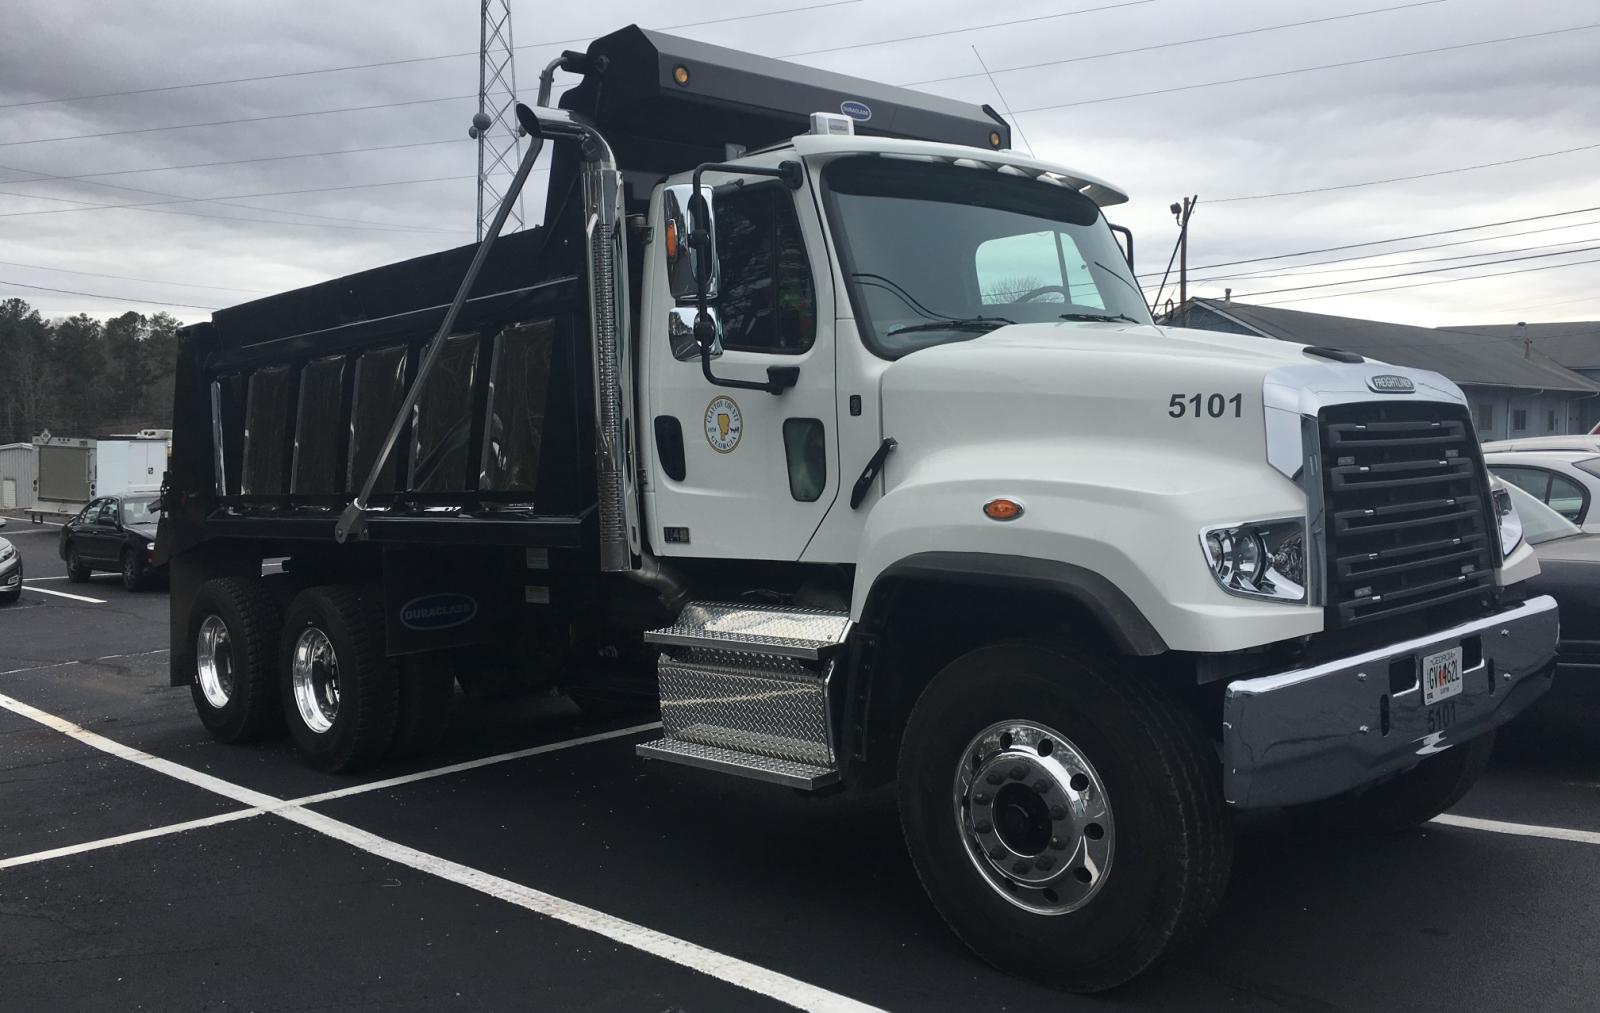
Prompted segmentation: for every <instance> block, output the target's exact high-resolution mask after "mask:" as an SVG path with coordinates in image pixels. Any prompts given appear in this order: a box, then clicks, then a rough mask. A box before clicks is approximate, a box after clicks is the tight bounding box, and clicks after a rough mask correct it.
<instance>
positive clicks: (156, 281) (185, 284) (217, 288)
mask: <svg viewBox="0 0 1600 1013" xmlns="http://www.w3.org/2000/svg"><path fill="white" fill-rule="evenodd" d="M0 266H3V267H21V268H24V269H26V270H29V271H54V272H56V273H58V274H81V275H83V276H84V277H86V278H115V279H116V280H118V281H137V282H142V283H144V284H146V285H176V286H179V287H181V288H203V289H209V290H211V291H213V292H248V293H250V294H252V295H271V294H272V293H271V292H269V291H267V290H266V289H261V288H236V287H230V286H228V285H197V284H195V283H194V282H192V281H165V280H163V279H161V278H132V277H129V276H128V275H125V274H101V273H100V272H98V271H74V270H72V269H70V268H66V267H45V266H44V265H43V264H22V263H18V262H17V261H14V260H0Z"/></svg>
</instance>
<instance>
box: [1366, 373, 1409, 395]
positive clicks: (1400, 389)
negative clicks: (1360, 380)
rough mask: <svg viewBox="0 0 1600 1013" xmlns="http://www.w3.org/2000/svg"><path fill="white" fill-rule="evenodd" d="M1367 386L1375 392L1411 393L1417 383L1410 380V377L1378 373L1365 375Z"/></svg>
mask: <svg viewBox="0 0 1600 1013" xmlns="http://www.w3.org/2000/svg"><path fill="white" fill-rule="evenodd" d="M1367 387H1368V388H1370V389H1371V390H1372V391H1373V392H1374V393H1377V394H1412V393H1415V392H1416V389H1417V385H1416V384H1414V383H1412V382H1411V378H1410V377H1408V376H1396V375H1395V374H1393V373H1379V374H1378V375H1377V376H1369V377H1367Z"/></svg>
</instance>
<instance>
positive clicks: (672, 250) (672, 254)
mask: <svg viewBox="0 0 1600 1013" xmlns="http://www.w3.org/2000/svg"><path fill="white" fill-rule="evenodd" d="M667 259H668V260H677V259H678V223H677V222H668V223H667Z"/></svg>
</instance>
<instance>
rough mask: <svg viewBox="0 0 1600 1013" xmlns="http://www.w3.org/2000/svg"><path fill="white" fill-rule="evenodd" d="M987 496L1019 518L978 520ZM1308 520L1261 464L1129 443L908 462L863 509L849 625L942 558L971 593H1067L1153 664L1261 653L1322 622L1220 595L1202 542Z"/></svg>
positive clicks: (981, 450)
mask: <svg viewBox="0 0 1600 1013" xmlns="http://www.w3.org/2000/svg"><path fill="white" fill-rule="evenodd" d="M1018 475H1028V476H1032V477H1029V478H1024V479H1018V478H1017V477H1016V476H1018ZM997 496H1006V497H1009V498H1012V499H1015V500H1018V501H1020V502H1021V503H1022V504H1023V506H1024V512H1023V514H1022V516H1021V517H1019V518H1017V519H1016V520H1012V521H1004V522H1001V521H993V520H990V519H988V518H987V517H986V516H985V515H984V513H983V510H982V507H983V504H984V503H986V502H988V501H989V500H991V499H993V498H995V497H997ZM1304 511H1305V499H1304V495H1303V494H1302V493H1301V492H1300V490H1299V489H1298V488H1296V487H1295V486H1294V484H1293V483H1291V482H1289V481H1288V480H1287V479H1284V478H1282V477H1281V476H1279V475H1277V474H1276V473H1275V472H1272V471H1269V470H1267V469H1266V468H1265V467H1264V466H1263V465H1262V464H1261V463H1259V462H1255V463H1253V464H1245V463H1243V462H1240V461H1237V460H1230V459H1225V458H1217V457H1209V456H1204V455H1200V454H1196V455H1192V456H1189V457H1186V458H1183V459H1176V460H1175V459H1174V458H1173V456H1172V455H1170V454H1148V455H1143V454H1140V453H1139V452H1137V451H1131V452H1130V448H1129V447H1128V446H1127V445H1126V444H1124V445H1123V446H1120V447H1117V448H1115V453H1111V452H1108V450H1107V449H1105V448H1100V449H1096V448H1083V449H1075V450H1064V449H1062V448H1060V447H1059V446H1052V445H1049V444H1029V443H1015V444H1010V445H1007V446H1004V447H974V446H968V447H963V448H959V449H955V450H949V451H945V452H940V453H935V454H931V455H928V456H926V457H922V458H919V459H917V460H915V461H913V462H911V463H910V465H909V470H908V471H907V473H906V474H905V476H904V477H903V478H900V480H899V481H897V482H895V483H894V484H893V486H892V488H891V489H890V490H889V492H888V493H887V494H886V495H884V496H883V498H882V499H881V500H878V501H877V502H876V503H875V504H874V505H873V507H872V512H871V514H870V515H869V516H868V518H867V522H866V525H865V528H864V530H863V533H862V541H861V545H860V548H859V550H858V553H857V556H856V558H857V560H858V561H859V562H858V565H857V567H856V576H855V588H854V594H853V595H852V597H851V600H852V602H853V603H854V604H853V616H852V618H854V619H856V620H857V621H860V620H861V619H862V618H863V615H864V612H865V609H866V605H867V601H868V599H869V597H870V595H871V592H872V589H873V587H874V586H875V585H876V584H877V583H878V581H879V580H880V579H883V578H884V577H886V576H894V575H896V574H897V573H904V572H907V571H915V570H917V569H918V568H925V567H926V566H927V565H928V561H929V559H930V558H938V559H940V561H941V565H942V566H950V565H954V566H955V567H956V569H957V570H958V571H959V569H960V568H961V567H963V566H965V567H970V570H969V572H970V573H972V574H973V576H974V580H973V581H972V582H973V583H986V582H992V580H993V579H994V578H995V575H997V574H1005V573H1008V572H1013V573H1019V574H1020V575H1022V576H1023V577H1031V578H1033V579H1034V580H1036V581H1037V580H1038V579H1044V578H1045V577H1047V576H1048V575H1050V574H1052V573H1053V574H1055V575H1056V576H1057V577H1058V578H1060V579H1063V580H1070V581H1072V582H1075V584H1076V586H1077V588H1078V589H1079V590H1078V593H1076V594H1074V595H1073V596H1074V597H1077V598H1078V599H1079V600H1080V601H1082V600H1084V598H1083V595H1084V594H1088V595H1089V596H1090V597H1091V599H1093V600H1097V601H1099V603H1100V608H1099V609H1098V610H1096V609H1095V607H1094V605H1093V604H1091V602H1090V601H1085V604H1086V605H1090V607H1091V611H1094V612H1096V614H1097V615H1099V616H1100V617H1101V618H1102V621H1105V618H1106V617H1107V616H1117V615H1121V616H1123V621H1122V622H1121V624H1120V626H1118V627H1117V628H1113V629H1111V630H1110V631H1109V632H1111V633H1112V634H1113V636H1114V637H1115V638H1116V639H1118V640H1119V641H1120V642H1122V643H1123V644H1124V649H1128V647H1129V645H1132V646H1133V648H1134V649H1135V652H1136V653H1156V651H1152V650H1148V649H1139V648H1138V645H1140V644H1144V645H1145V646H1146V647H1147V648H1148V647H1149V646H1150V645H1151V644H1159V645H1162V646H1164V647H1166V648H1168V649H1172V650H1182V651H1196V652H1204V653H1216V652H1223V651H1234V650H1242V649H1245V648H1249V647H1257V646H1261V645H1263V644H1268V643H1272V642H1275V641H1279V640H1285V639H1288V638H1291V637H1297V636H1303V635H1305V634H1309V633H1315V632H1318V631H1319V630H1321V629H1322V625H1323V617H1322V610H1321V609H1319V608H1315V607H1311V606H1302V605H1285V604H1278V603H1274V602H1253V601H1250V600H1247V599H1243V598H1239V597H1235V596H1232V595H1229V594H1227V593H1225V592H1224V591H1223V590H1222V589H1221V588H1220V587H1218V586H1217V584H1216V581H1215V580H1213V579H1212V577H1211V574H1210V571H1209V569H1208V567H1207V565H1206V563H1205V559H1204V555H1203V553H1202V550H1201V546H1200V531H1201V529H1202V528H1204V527H1206V526H1209V525H1214V524H1226V523H1233V522H1237V521H1243V520H1257V519H1265V518H1270V517H1286V516H1290V517H1292V516H1295V515H1297V514H1302V513H1304ZM919 557H920V558H919ZM963 557H965V559H964V561H963ZM982 557H989V558H982ZM943 572H946V573H949V572H951V571H950V570H949V569H946V570H944V571H943ZM1024 586H1026V582H1024ZM1097 588H1098V589H1099V593H1098V594H1097V593H1096V589H1097ZM1062 589H1065V588H1062ZM1113 592H1114V593H1113ZM1141 629H1142V630H1144V631H1146V632H1145V633H1142V634H1141V632H1140V631H1141ZM1152 637H1153V639H1152ZM1157 650H1159V647H1158V648H1157Z"/></svg>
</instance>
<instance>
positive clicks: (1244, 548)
mask: <svg viewBox="0 0 1600 1013" xmlns="http://www.w3.org/2000/svg"><path fill="white" fill-rule="evenodd" d="M1200 544H1201V546H1202V548H1204V550H1205V554H1206V562H1207V563H1209V564H1211V575H1212V576H1213V577H1215V578H1216V579H1217V583H1218V584H1221V585H1222V589H1223V590H1224V591H1227V592H1229V593H1231V594H1238V595H1244V596H1245V597H1249V598H1272V599H1275V600H1278V601H1305V600H1306V522H1305V520H1304V519H1302V518H1299V517H1296V518H1292V519H1285V520H1277V521H1252V522H1249V523H1246V524H1230V525H1228V526H1226V527H1220V528H1208V529H1207V530H1206V531H1204V532H1203V533H1202V534H1201V536H1200Z"/></svg>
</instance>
